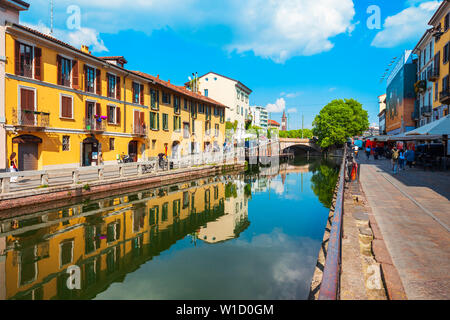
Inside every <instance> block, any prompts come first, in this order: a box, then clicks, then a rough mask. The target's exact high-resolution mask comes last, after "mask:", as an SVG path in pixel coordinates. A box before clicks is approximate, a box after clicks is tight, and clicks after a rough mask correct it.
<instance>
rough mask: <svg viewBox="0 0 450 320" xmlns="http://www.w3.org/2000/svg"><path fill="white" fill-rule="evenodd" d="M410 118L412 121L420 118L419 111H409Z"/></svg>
mask: <svg viewBox="0 0 450 320" xmlns="http://www.w3.org/2000/svg"><path fill="white" fill-rule="evenodd" d="M411 119H413V120H414V121H418V120H419V119H420V114H419V111H417V110H416V111H414V112H412V113H411Z"/></svg>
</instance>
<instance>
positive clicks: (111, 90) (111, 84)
mask: <svg viewBox="0 0 450 320" xmlns="http://www.w3.org/2000/svg"><path fill="white" fill-rule="evenodd" d="M107 82H108V97H109V98H115V97H116V76H115V75H112V74H108V75H107Z"/></svg>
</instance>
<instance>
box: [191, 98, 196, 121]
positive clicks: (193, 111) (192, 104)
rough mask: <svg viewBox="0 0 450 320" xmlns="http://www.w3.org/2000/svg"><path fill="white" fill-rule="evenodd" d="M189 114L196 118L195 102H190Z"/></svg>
mask: <svg viewBox="0 0 450 320" xmlns="http://www.w3.org/2000/svg"><path fill="white" fill-rule="evenodd" d="M191 116H192V118H194V119H195V118H197V102H192V103H191Z"/></svg>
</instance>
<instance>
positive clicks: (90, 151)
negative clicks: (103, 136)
mask: <svg viewBox="0 0 450 320" xmlns="http://www.w3.org/2000/svg"><path fill="white" fill-rule="evenodd" d="M100 148H101V146H100V143H99V142H98V140H97V139H96V138H95V137H93V136H92V137H89V138H86V139H84V140H83V151H82V152H83V160H82V161H83V163H82V165H83V167H88V166H96V165H98V160H99V159H98V158H99V152H101V149H100Z"/></svg>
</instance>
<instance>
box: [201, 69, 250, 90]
mask: <svg viewBox="0 0 450 320" xmlns="http://www.w3.org/2000/svg"><path fill="white" fill-rule="evenodd" d="M210 73H212V74H215V75H218V76H221V77H223V78H226V79H228V80H231V81H234V82H236V83H237V84H236V85H238V86H239V87H241V89H242V90H244V91H247V93H248V94H251V93H252V92H253V91H252V90H251V89H250V88H249V87H247V86H246V85H245V84H243V83H242V82H240V81H239V80H236V79H233V78H230V77H227V76H224V75H222V74H219V73H217V72H213V71H210V72H208V73H205V74H204V75H202V76H201V77H199V79H200V78H203V77H204V76H206V75H208V74H210Z"/></svg>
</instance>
